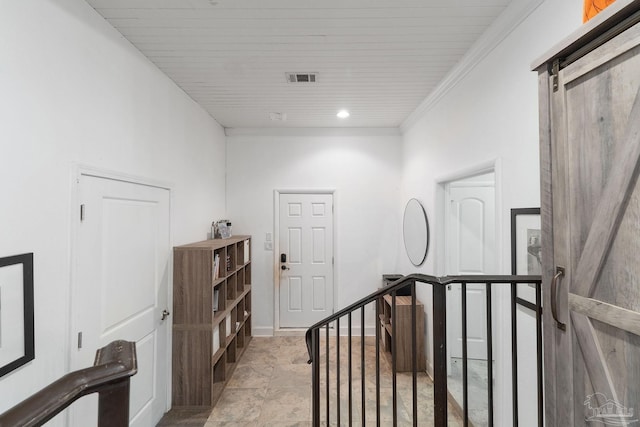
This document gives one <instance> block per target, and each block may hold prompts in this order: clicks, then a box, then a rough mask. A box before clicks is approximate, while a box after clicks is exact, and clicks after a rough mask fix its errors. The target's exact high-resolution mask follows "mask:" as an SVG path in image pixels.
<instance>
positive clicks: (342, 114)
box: [337, 110, 349, 119]
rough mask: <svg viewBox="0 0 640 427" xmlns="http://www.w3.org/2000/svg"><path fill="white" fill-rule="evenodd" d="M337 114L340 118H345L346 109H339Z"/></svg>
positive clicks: (346, 114)
mask: <svg viewBox="0 0 640 427" xmlns="http://www.w3.org/2000/svg"><path fill="white" fill-rule="evenodd" d="M337 116H338V117H339V118H341V119H346V118H347V117H349V112H348V111H347V110H340V111H338V114H337Z"/></svg>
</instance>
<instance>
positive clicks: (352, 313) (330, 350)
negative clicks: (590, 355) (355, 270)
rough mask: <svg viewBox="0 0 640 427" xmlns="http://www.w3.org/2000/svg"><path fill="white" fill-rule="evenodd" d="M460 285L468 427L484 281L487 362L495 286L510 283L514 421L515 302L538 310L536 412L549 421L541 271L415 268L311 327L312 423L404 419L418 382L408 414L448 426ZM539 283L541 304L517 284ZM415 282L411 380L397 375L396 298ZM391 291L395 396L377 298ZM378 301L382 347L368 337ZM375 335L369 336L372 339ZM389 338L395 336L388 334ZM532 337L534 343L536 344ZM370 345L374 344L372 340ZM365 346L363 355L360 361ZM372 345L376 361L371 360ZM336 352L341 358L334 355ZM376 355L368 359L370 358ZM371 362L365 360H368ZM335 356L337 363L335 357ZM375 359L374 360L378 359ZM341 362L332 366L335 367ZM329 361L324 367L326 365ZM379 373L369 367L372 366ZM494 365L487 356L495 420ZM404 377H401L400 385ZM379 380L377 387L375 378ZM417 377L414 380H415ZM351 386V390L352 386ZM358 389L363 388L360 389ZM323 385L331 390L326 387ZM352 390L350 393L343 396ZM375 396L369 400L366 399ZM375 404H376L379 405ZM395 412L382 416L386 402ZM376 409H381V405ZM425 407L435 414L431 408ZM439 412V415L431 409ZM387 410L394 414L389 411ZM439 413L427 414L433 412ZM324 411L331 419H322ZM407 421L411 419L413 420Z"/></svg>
mask: <svg viewBox="0 0 640 427" xmlns="http://www.w3.org/2000/svg"><path fill="white" fill-rule="evenodd" d="M417 284H424V285H427V286H430V287H431V297H432V301H431V306H432V322H431V323H432V324H431V325H430V328H431V333H432V337H433V353H432V354H431V359H430V360H431V361H432V362H433V402H430V401H428V402H418V397H419V396H418V387H417V383H418V375H419V373H420V374H422V372H418V369H417V357H418V356H417V355H418V353H419V352H418V348H417V345H418V344H417V337H416V329H417V328H416V318H417V299H416V285H417ZM453 284H455V285H458V284H459V285H460V288H461V301H460V304H461V316H462V319H461V320H462V388H463V389H462V403H461V405H460V406H461V408H462V414H461V418H462V421H463V425H464V426H468V425H471V421H470V417H469V399H468V397H469V390H468V388H469V385H468V359H469V358H468V346H467V341H468V337H467V321H468V319H467V308H468V307H467V291H468V289H467V286H468V285H470V284H479V285H480V286H484V290H485V293H486V302H485V304H486V319H485V325H486V331H487V348H486V357H487V361H492V360H493V341H494V337H493V333H492V329H493V327H492V316H493V314H492V313H493V309H494V307H493V306H492V288H494V287H496V286H502V287H504V286H510V293H511V304H510V306H511V307H510V312H511V342H512V356H511V375H512V384H511V390H510V392H511V395H512V401H511V406H512V413H513V420H512V425H513V426H517V425H518V393H517V391H518V370H517V369H518V368H517V355H518V352H517V336H518V335H517V334H518V331H517V322H516V306H518V305H520V306H522V307H525V308H527V309H530V310H533V312H534V316H535V320H536V342H535V346H536V363H537V392H538V393H537V400H538V401H537V413H538V425H539V426H542V423H543V414H542V410H543V407H542V380H543V379H542V323H541V322H542V308H541V278H540V276H447V277H441V278H438V277H434V276H427V275H423V274H412V275H408V276H405V277H403V278H401V279H399V280H397V281H395V282H393V283H392V284H391V285H389V286H386V287H384V288H382V289H380V290H379V291H377V292H374V293H372V294H371V295H369V296H367V297H365V298H363V299H361V300H359V301H357V302H355V303H353V304H351V305H349V306H348V307H346V308H344V309H342V310H340V311H338V312H336V313H335V314H333V315H332V316H329V317H327V318H326V319H324V320H322V321H320V322H318V323H316V324H315V325H313V326H312V327H310V328H309V329H308V330H307V332H306V336H305V339H306V345H307V350H308V352H309V363H310V364H311V365H312V388H313V389H312V424H313V426H314V427H319V426H320V425H334V424H335V425H338V426H341V425H348V426H351V425H353V424H358V425H374V423H375V425H377V426H380V425H390V424H392V425H393V426H396V425H397V423H398V420H399V405H398V404H399V402H398V397H399V394H401V393H402V394H404V395H405V396H407V395H408V394H409V393H408V390H407V388H408V387H409V388H411V391H410V399H406V400H411V405H410V406H411V408H410V409H409V408H407V412H411V414H406V415H408V416H409V417H410V421H409V422H411V423H412V424H413V425H414V426H418V425H434V426H446V425H447V417H448V409H447V408H448V406H447V405H448V401H449V393H448V389H447V292H446V291H447V286H449V285H453ZM521 284H532V285H534V287H535V303H532V302H530V301H527V300H525V299H523V298H520V297H519V296H518V293H517V289H518V285H521ZM407 286H409V287H410V298H411V321H410V324H411V349H410V351H411V365H412V369H411V372H410V375H411V377H410V381H407V378H406V376H403V377H400V376H399V375H398V372H397V371H398V370H397V366H398V361H397V357H398V350H397V348H396V346H397V345H398V343H397V340H396V338H397V336H398V335H397V332H398V331H397V330H396V328H397V324H398V322H397V321H396V316H397V313H396V311H397V310H396V299H397V298H398V291H399V290H400V289H402V288H405V287H407ZM385 295H389V296H390V298H391V317H390V325H389V326H390V328H391V346H390V347H391V355H390V365H391V373H390V378H386V381H387V382H385V387H387V386H388V383H389V382H390V383H391V395H390V396H384V397H383V396H381V381H382V378H381V354H380V343H381V339H382V337H381V326H380V315H381V313H380V304H378V301H379V300H380V299H381V298H383V297H384V296H385ZM371 305H373V306H374V310H375V349H374V350H373V349H369V351H368V352H367V348H366V347H367V345H365V341H366V339H367V336H366V334H365V329H366V316H365V312H366V309H367V307H369V306H371ZM354 317H356V318H359V328H360V331H359V333H358V334H355V335H354V334H353V318H354ZM341 320H346V336H342V337H341V333H340V331H341V329H340V324H341ZM371 338H373V337H370V339H371ZM387 338H388V337H387ZM344 340H346V355H343V356H341V347H343V346H344V345H343V344H341V341H344ZM358 342H359V349H358V347H357V346H355V347H354V343H358ZM532 344H533V343H532ZM368 347H373V346H372V345H369V346H368ZM358 352H359V360H354V359H356V357H354V355H357V353H358ZM371 352H373V359H374V360H373V361H372V360H371V359H370V357H371ZM332 357H334V359H333V360H332ZM368 358H369V359H368ZM367 361H368V362H369V363H366V362H367ZM332 362H333V363H332ZM374 364H375V365H374ZM332 365H333V366H334V369H333V370H332V369H331V367H332ZM341 365H346V366H342V369H345V368H346V370H347V376H346V378H343V377H341V375H342V373H341ZM322 368H324V369H322ZM371 369H373V370H374V372H373V373H370V372H369V370H371ZM354 372H355V373H356V374H357V373H358V372H359V378H355V377H356V376H358V375H355V376H354ZM493 374H494V373H493V366H492V363H491V362H488V363H487V377H488V379H489V380H488V382H487V391H486V392H487V418H486V424H487V425H489V426H493V425H494V387H493V381H492V379H493V377H494V375H493ZM399 379H401V380H402V384H399ZM372 382H373V383H374V384H373V385H374V386H375V390H373V386H372V384H371V383H372ZM409 384H410V385H409ZM345 389H346V390H345ZM354 390H355V391H356V392H358V391H359V393H354ZM323 392H324V393H323ZM344 394H346V395H347V396H346V399H345V397H344ZM367 398H369V399H370V400H367ZM423 405H432V406H433V409H432V411H426V412H425V411H423V412H422V413H421V417H422V419H420V420H419V413H420V411H419V408H423ZM372 406H373V408H372ZM383 406H384V407H385V408H386V410H387V411H390V412H391V419H390V420H389V419H388V418H385V420H382V410H381V408H382V407H383ZM374 411H375V412H374ZM425 413H427V414H429V415H426V416H425V415H424V414H425ZM430 413H432V415H430ZM385 416H388V415H385ZM431 416H432V419H426V418H430V417H431ZM323 418H324V419H323ZM406 422H407V420H405V421H404V423H406Z"/></svg>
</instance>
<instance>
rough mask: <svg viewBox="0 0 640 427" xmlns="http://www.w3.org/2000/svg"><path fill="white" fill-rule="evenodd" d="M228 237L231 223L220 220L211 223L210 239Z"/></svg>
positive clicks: (226, 220)
mask: <svg viewBox="0 0 640 427" xmlns="http://www.w3.org/2000/svg"><path fill="white" fill-rule="evenodd" d="M229 237H231V221H229V220H228V219H221V220H220V221H214V222H212V223H211V238H212V239H228V238H229Z"/></svg>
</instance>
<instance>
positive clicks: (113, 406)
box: [0, 341, 138, 427]
mask: <svg viewBox="0 0 640 427" xmlns="http://www.w3.org/2000/svg"><path fill="white" fill-rule="evenodd" d="M137 372H138V363H137V359H136V344H135V343H134V342H128V341H114V342H112V343H111V344H109V345H107V346H106V347H103V348H101V349H99V350H98V351H97V352H96V358H95V362H94V365H93V366H92V367H90V368H85V369H80V370H77V371H74V372H71V373H69V374H67V375H65V376H63V377H62V378H60V379H59V380H57V381H55V382H53V383H51V384H49V385H48V386H47V387H45V388H43V389H42V390H40V391H38V392H37V393H35V394H34V395H32V396H31V397H29V398H27V399H25V400H23V401H22V402H20V403H18V404H17V405H16V406H14V407H13V408H11V409H9V410H8V411H6V412H5V413H3V414H2V415H0V427H32V426H41V425H43V424H44V423H46V422H47V421H49V420H50V419H51V418H53V417H54V416H56V415H57V414H59V413H60V412H62V411H63V410H64V409H65V408H67V407H68V406H69V405H71V404H72V403H73V402H75V401H76V400H78V399H79V398H81V397H82V396H86V395H87V394H91V393H96V392H97V393H99V403H98V426H99V427H106V426H110V427H124V426H127V425H128V424H129V385H130V378H131V377H132V376H133V375H135V374H136V373H137Z"/></svg>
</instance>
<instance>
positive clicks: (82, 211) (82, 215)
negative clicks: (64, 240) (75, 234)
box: [80, 204, 84, 221]
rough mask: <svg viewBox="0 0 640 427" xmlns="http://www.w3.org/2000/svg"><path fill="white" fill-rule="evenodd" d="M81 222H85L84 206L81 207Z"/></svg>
mask: <svg viewBox="0 0 640 427" xmlns="http://www.w3.org/2000/svg"><path fill="white" fill-rule="evenodd" d="M80 221H84V204H81V205H80Z"/></svg>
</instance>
